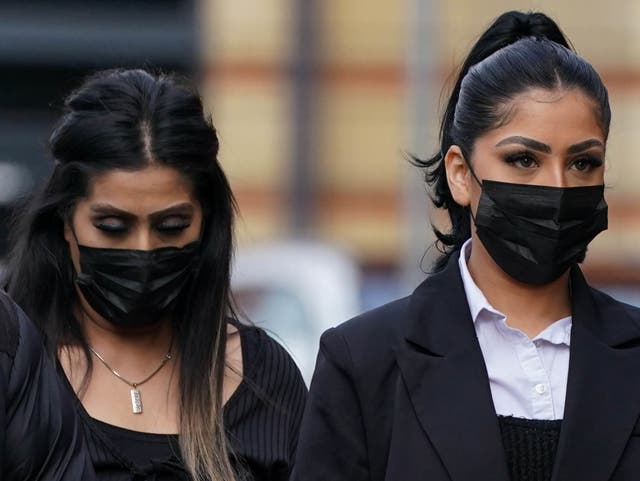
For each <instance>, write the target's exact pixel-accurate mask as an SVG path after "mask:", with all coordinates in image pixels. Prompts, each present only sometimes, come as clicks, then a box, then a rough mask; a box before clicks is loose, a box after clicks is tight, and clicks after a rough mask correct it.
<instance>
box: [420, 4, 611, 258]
mask: <svg viewBox="0 0 640 481" xmlns="http://www.w3.org/2000/svg"><path fill="white" fill-rule="evenodd" d="M532 88H542V89H548V90H553V89H558V88H562V89H574V88H575V89H579V90H581V91H582V92H583V93H584V94H585V95H586V96H587V97H589V98H590V99H591V100H593V102H594V104H595V111H596V116H597V120H598V121H599V124H600V126H601V127H602V130H603V133H604V135H605V138H606V137H607V135H608V132H609V124H610V120H611V110H610V107H609V98H608V94H607V90H606V88H605V86H604V84H603V83H602V80H601V79H600V77H599V75H598V73H597V72H596V71H595V69H594V68H593V67H592V66H591V65H590V64H589V63H588V62H587V61H586V60H584V59H583V58H581V57H580V56H578V55H577V54H576V53H575V52H574V51H573V49H572V47H571V45H570V43H569V41H568V40H567V38H566V37H565V35H564V34H563V33H562V31H561V30H560V28H559V27H558V25H557V24H556V23H555V22H554V21H553V20H552V19H551V18H549V17H548V16H546V15H545V14H543V13H538V12H536V13H533V12H529V13H523V12H517V11H510V12H506V13H504V14H502V15H500V16H499V17H498V18H497V19H496V20H495V21H494V22H493V24H492V25H491V26H490V27H489V28H488V29H487V30H486V31H485V32H484V34H482V36H481V37H480V38H479V39H478V41H477V42H476V43H475V45H474V46H473V47H472V49H471V51H470V52H469V55H468V56H467V58H466V60H465V61H464V63H463V64H462V67H461V68H460V71H459V73H458V77H457V79H456V82H455V85H454V87H453V90H452V92H451V95H450V97H449V100H448V102H447V105H446V108H445V111H444V115H443V117H442V122H441V125H440V149H439V150H438V152H437V153H436V154H435V155H434V156H433V157H431V158H430V159H427V160H419V159H415V158H414V159H413V162H414V163H415V164H416V165H417V166H419V167H420V168H422V169H423V171H424V178H425V180H426V182H427V184H428V185H429V186H431V187H432V201H433V204H434V205H435V206H436V207H438V208H443V209H445V210H447V213H448V215H449V220H450V223H451V230H450V231H449V232H443V231H441V230H440V229H438V228H437V227H436V226H433V230H434V232H435V235H436V239H437V241H436V245H437V247H438V249H439V250H440V252H441V253H442V255H441V257H440V258H439V259H438V260H437V261H436V265H435V270H439V269H441V268H442V267H444V265H445V264H446V263H447V261H448V258H449V257H450V255H451V253H452V252H453V251H455V250H456V249H458V248H459V247H460V246H461V245H462V244H463V243H464V242H465V241H466V240H467V239H468V238H469V237H470V236H471V228H470V218H469V208H468V207H466V206H461V205H459V204H457V203H456V202H455V200H454V199H453V197H452V195H451V191H450V190H449V185H448V183H447V176H446V171H445V165H444V156H445V155H446V153H447V151H448V150H449V148H450V147H451V146H452V145H457V146H459V147H460V150H461V151H462V153H463V155H464V157H465V160H466V161H467V162H470V161H471V156H472V153H473V145H474V142H475V140H476V139H477V138H478V137H479V136H481V135H483V134H484V133H486V132H488V131H490V130H492V129H494V128H497V127H499V126H500V125H501V124H502V123H504V122H505V121H506V119H507V116H508V113H509V109H508V108H507V107H508V104H509V102H510V101H511V100H512V99H513V98H514V97H516V96H517V95H518V94H521V93H523V92H525V91H527V90H529V89H532Z"/></svg>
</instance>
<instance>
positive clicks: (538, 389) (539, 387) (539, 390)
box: [534, 384, 547, 394]
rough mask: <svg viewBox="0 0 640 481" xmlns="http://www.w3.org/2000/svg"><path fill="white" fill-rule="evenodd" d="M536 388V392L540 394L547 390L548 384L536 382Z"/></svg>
mask: <svg viewBox="0 0 640 481" xmlns="http://www.w3.org/2000/svg"><path fill="white" fill-rule="evenodd" d="M534 389H535V390H536V392H537V393H538V394H544V393H545V392H547V385H546V384H536V387H535V388H534Z"/></svg>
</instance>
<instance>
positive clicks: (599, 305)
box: [552, 267, 640, 481]
mask: <svg viewBox="0 0 640 481" xmlns="http://www.w3.org/2000/svg"><path fill="white" fill-rule="evenodd" d="M571 286H572V303H573V313H572V315H573V325H572V333H571V355H570V361H569V379H568V385H567V395H566V403H565V412H564V419H563V423H562V430H561V433H560V441H559V445H558V452H557V454H556V463H555V470H554V475H553V477H552V479H553V480H555V481H564V480H573V479H579V480H581V481H589V480H594V481H595V480H607V479H609V478H610V477H611V474H612V473H613V471H614V469H615V466H616V465H617V463H618V461H619V459H620V457H621V455H622V452H623V451H624V448H625V446H626V444H627V442H628V439H629V436H630V434H631V431H632V429H633V426H634V424H635V423H636V421H637V419H638V415H639V414H640V347H639V346H640V330H639V329H638V327H637V325H636V323H635V321H634V320H633V319H631V318H630V317H629V314H628V313H627V312H626V309H625V308H624V307H623V306H622V305H621V304H619V303H616V302H615V301H613V300H612V299H610V298H608V297H607V296H605V295H603V294H602V293H597V292H595V291H593V290H591V289H590V288H589V286H588V285H587V283H586V282H585V280H584V277H582V274H581V272H580V271H579V269H578V268H577V267H576V268H574V270H573V272H572V276H571Z"/></svg>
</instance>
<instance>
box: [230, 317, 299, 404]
mask: <svg viewBox="0 0 640 481" xmlns="http://www.w3.org/2000/svg"><path fill="white" fill-rule="evenodd" d="M238 330H239V331H240V337H241V343H242V357H243V378H244V380H245V382H246V383H248V384H249V385H250V386H253V387H254V388H255V389H256V390H258V391H261V392H262V393H264V394H265V395H266V396H267V397H268V398H270V399H272V400H279V402H287V403H291V402H292V403H294V404H300V403H304V399H305V398H306V392H307V388H306V386H305V383H304V380H303V379H302V375H301V374H300V370H299V369H298V366H297V365H296V363H295V361H294V360H293V358H292V357H291V355H290V354H289V353H288V352H287V350H286V349H285V348H284V347H283V346H282V345H281V344H280V343H279V342H278V341H277V340H276V339H274V338H273V337H272V336H270V335H269V334H268V333H267V332H266V331H265V330H264V329H261V328H259V327H255V326H246V325H240V326H238Z"/></svg>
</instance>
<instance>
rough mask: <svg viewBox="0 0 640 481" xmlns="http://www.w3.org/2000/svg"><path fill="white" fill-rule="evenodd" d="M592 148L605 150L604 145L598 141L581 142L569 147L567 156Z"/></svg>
mask: <svg viewBox="0 0 640 481" xmlns="http://www.w3.org/2000/svg"><path fill="white" fill-rule="evenodd" d="M591 147H601V148H603V149H604V144H603V143H602V142H600V141H599V140H598V139H589V140H585V141H584V142H579V143H577V144H575V145H572V146H571V147H569V148H568V149H567V154H577V153H579V152H582V151H584V150H587V149H590V148H591Z"/></svg>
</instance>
